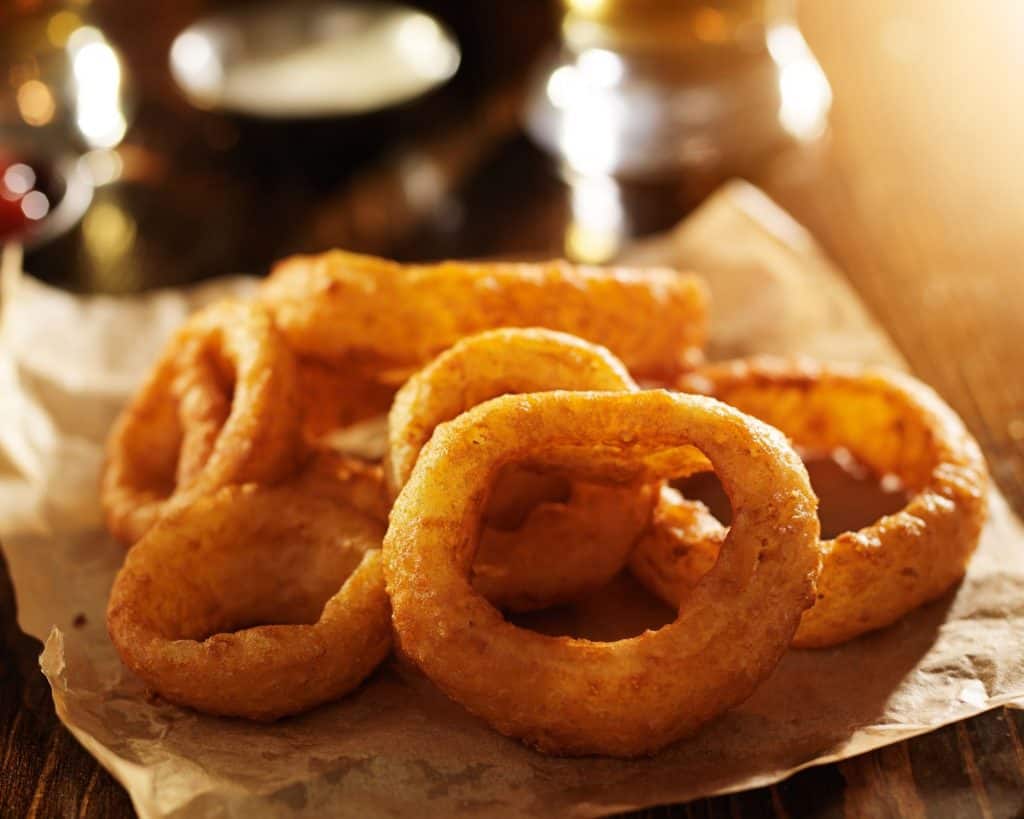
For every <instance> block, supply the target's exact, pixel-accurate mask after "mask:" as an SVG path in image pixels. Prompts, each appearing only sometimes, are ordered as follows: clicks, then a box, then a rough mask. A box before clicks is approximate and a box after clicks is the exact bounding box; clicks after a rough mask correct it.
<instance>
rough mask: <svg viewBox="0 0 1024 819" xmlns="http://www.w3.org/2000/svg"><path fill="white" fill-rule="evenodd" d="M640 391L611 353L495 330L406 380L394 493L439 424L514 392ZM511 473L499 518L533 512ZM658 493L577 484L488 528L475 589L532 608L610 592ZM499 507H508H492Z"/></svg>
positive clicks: (567, 340) (396, 434)
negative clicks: (512, 520)
mask: <svg viewBox="0 0 1024 819" xmlns="http://www.w3.org/2000/svg"><path fill="white" fill-rule="evenodd" d="M553 389H565V390H636V389H637V386H636V384H635V383H634V382H633V379H632V378H630V376H629V373H628V372H626V368H625V367H623V365H622V364H621V363H620V362H619V361H618V360H617V359H616V358H615V357H614V356H613V355H612V354H611V353H609V352H608V351H607V350H606V349H604V348H603V347H598V346H596V345H594V344H591V343H589V342H586V341H583V340H582V339H579V338H576V337H575V336H570V335H567V334H566V333H558V332H555V331H554V330H544V329H537V328H533V329H501V330H488V331H486V332H483V333H479V334H477V335H475V336H470V337H468V338H464V339H462V340H461V341H459V342H457V343H456V344H455V345H454V346H453V347H451V348H450V349H448V350H446V351H445V352H443V353H441V355H439V356H438V357H437V358H436V359H434V360H433V361H432V362H431V363H430V364H428V365H427V366H426V367H424V368H423V369H422V370H420V371H419V372H418V373H416V375H414V376H413V377H412V378H410V379H409V381H408V382H406V384H405V386H403V387H402V389H400V390H399V391H398V394H397V395H396V396H395V401H394V404H393V405H392V408H391V413H390V414H389V416H388V457H387V459H386V464H385V466H386V474H387V477H388V482H389V484H390V487H391V490H392V493H393V494H395V495H397V494H398V491H399V490H400V489H401V488H402V486H404V485H405V483H406V481H407V480H408V479H409V474H410V473H411V472H412V469H413V467H414V465H415V463H416V459H417V458H418V456H419V454H420V451H421V450H422V449H423V446H424V445H425V444H426V443H427V441H428V440H430V436H431V435H432V434H433V432H434V429H435V428H436V427H437V425H438V424H441V423H444V422H446V421H450V420H451V419H452V418H455V417H456V416H457V415H459V414H461V413H462V412H464V411H466V410H467V409H470V408H471V407H474V406H476V405H477V404H479V403H481V402H483V401H486V400H488V399H490V398H494V397H496V396H499V395H505V394H508V393H525V392H541V391H544V390H553ZM524 477H525V478H526V479H527V480H530V481H533V482H536V483H543V481H542V480H540V479H538V476H537V474H536V473H525V474H524V472H523V470H518V471H511V472H510V471H507V470H506V471H505V472H504V473H503V475H502V476H501V477H500V479H499V480H498V481H496V485H495V487H494V489H493V492H492V500H491V509H490V510H488V511H489V512H491V516H493V517H494V518H505V519H507V518H509V517H512V515H511V514H510V512H509V510H510V508H514V507H526V506H527V505H528V504H527V503H522V502H520V499H519V498H518V497H512V498H509V497H508V496H509V495H519V494H520V493H522V492H523V491H524V488H523V486H522V484H523V483H524V481H523V478H524ZM654 497H655V495H654V487H652V486H635V487H634V486H627V487H609V486H601V485H597V484H592V483H587V482H585V481H575V482H573V483H572V484H570V485H569V488H568V497H567V498H565V499H564V500H560V499H554V498H551V499H544V498H541V499H540V502H539V503H537V504H536V505H534V506H533V507H532V508H530V509H528V510H527V511H526V513H525V515H524V516H523V519H522V520H520V521H519V522H518V523H517V525H515V526H513V527H507V528H501V527H498V526H487V527H486V528H484V530H483V533H482V535H481V538H480V548H479V550H478V552H477V556H476V562H475V563H474V564H473V585H474V587H475V588H476V589H477V591H479V592H480V593H481V594H483V595H484V596H485V597H486V598H487V599H488V600H490V601H491V602H492V603H494V604H495V605H497V606H499V607H501V608H503V609H506V610H509V611H532V610H535V609H541V608H546V607H548V606H552V605H556V604H558V603H563V602H567V601H569V600H573V599H575V598H577V597H579V596H581V595H582V594H585V593H587V592H589V591H592V590H594V589H597V588H600V587H601V586H603V585H605V584H606V583H607V582H608V581H609V580H610V579H611V578H612V577H614V576H615V574H617V573H618V572H619V570H620V569H622V567H623V566H624V565H625V564H626V560H627V558H628V557H629V553H630V550H631V549H632V546H633V544H634V543H635V542H636V539H637V538H638V537H639V536H640V533H641V532H642V531H643V530H644V528H645V527H646V525H647V522H648V520H649V518H650V514H651V508H652V506H653V504H654ZM495 501H499V502H500V503H501V504H502V507H503V508H502V509H499V510H494V504H495Z"/></svg>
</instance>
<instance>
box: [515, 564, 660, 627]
mask: <svg viewBox="0 0 1024 819" xmlns="http://www.w3.org/2000/svg"><path fill="white" fill-rule="evenodd" d="M675 618H676V612H675V611H673V610H672V608H671V607H670V606H669V605H668V604H667V603H665V602H663V601H662V600H660V599H659V598H657V597H655V596H654V595H653V594H651V593H650V592H649V591H647V590H646V589H645V588H644V587H643V586H642V585H640V582H639V581H638V580H637V579H636V578H635V577H633V575H631V574H630V573H629V572H628V571H624V572H621V573H620V574H618V575H616V576H615V577H614V578H612V581H611V582H610V583H608V584H607V585H606V586H604V587H603V588H601V589H598V590H597V591H595V592H591V593H590V594H588V595H587V596H586V597H584V598H582V599H580V600H577V601H576V602H575V603H571V604H569V605H565V606H553V607H551V608H547V609H541V610H540V611H532V612H527V613H522V614H512V613H509V614H506V615H505V619H506V620H508V621H509V622H510V623H512V624H513V625H516V626H519V627H520V628H526V629H530V630H531V631H536V632H539V633H541V634H547V635H549V636H551V637H575V638H579V639H584V640H592V641H594V642H597V643H611V642H614V641H615V640H624V639H626V638H627V637H635V636H636V635H638V634H643V633H644V632H645V631H647V630H651V631H657V630H658V629H659V628H661V627H662V626H666V625H668V624H669V623H671V622H672V621H673V620H675Z"/></svg>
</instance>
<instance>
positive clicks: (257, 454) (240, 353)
mask: <svg viewBox="0 0 1024 819" xmlns="http://www.w3.org/2000/svg"><path fill="white" fill-rule="evenodd" d="M295 383H296V382H295V363H294V360H293V356H292V354H291V352H290V350H289V349H288V347H287V346H286V345H285V343H284V340H283V338H282V337H281V336H280V334H279V333H278V332H277V330H276V328H275V327H274V325H273V323H272V321H271V319H270V315H269V314H268V313H267V311H266V310H265V309H264V308H263V307H261V306H259V305H253V304H245V303H242V302H221V303H218V304H216V305H214V306H212V307H209V308H207V309H205V310H202V311H201V312H199V313H197V314H196V315H195V316H193V317H192V318H191V319H190V320H189V321H188V323H187V324H186V325H185V326H184V327H183V328H182V329H181V330H180V331H179V332H178V333H177V334H176V335H175V336H174V338H173V339H172V340H171V341H170V343H169V344H168V345H167V347H166V348H165V350H164V353H163V355H162V357H161V358H160V360H159V361H158V363H157V365H156V367H155V368H154V369H153V371H152V373H151V374H150V376H149V378H148V379H147V380H146V381H145V383H144V384H143V385H142V388H141V389H140V390H139V392H138V394H137V395H136V396H135V398H134V399H133V400H132V402H131V403H130V404H129V406H128V407H127V408H126V409H125V411H124V412H123V413H122V415H121V417H120V418H119V419H118V421H117V423H116V424H115V426H114V429H113V431H112V432H111V435H110V438H109V440H108V443H107V462H106V466H105V468H104V472H103V480H102V486H101V494H100V497H101V502H102V505H103V508H104V511H105V513H106V518H107V526H108V528H109V529H110V531H111V532H112V533H113V534H114V535H115V537H117V538H118V539H120V540H122V541H124V542H125V543H129V544H130V543H134V542H135V541H136V540H138V539H139V538H140V537H141V536H142V535H143V534H144V533H145V532H146V531H147V530H148V529H149V528H150V527H151V526H152V525H153V523H154V522H155V521H156V519H157V518H158V517H159V516H160V514H161V513H162V511H163V510H164V508H165V505H166V503H167V501H168V500H169V499H170V498H171V497H172V496H174V495H176V494H181V493H182V492H184V491H185V490H188V491H195V492H197V493H198V492H201V491H209V490H211V489H216V488H218V487H220V486H224V485H226V484H229V483H237V482H243V481H250V480H251V481H271V480H276V479H279V478H281V477H283V476H285V475H287V474H288V473H290V472H291V471H292V470H293V469H294V468H295V465H296V462H297V458H298V450H299V447H298V443H299V414H298V410H297V405H296V390H295Z"/></svg>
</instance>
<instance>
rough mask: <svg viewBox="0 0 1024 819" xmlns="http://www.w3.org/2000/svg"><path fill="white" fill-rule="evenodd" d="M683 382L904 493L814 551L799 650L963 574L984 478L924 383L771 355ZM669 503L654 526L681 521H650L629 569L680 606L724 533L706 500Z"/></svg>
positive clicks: (924, 597) (934, 592)
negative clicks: (816, 570) (891, 508)
mask: <svg viewBox="0 0 1024 819" xmlns="http://www.w3.org/2000/svg"><path fill="white" fill-rule="evenodd" d="M682 386H683V387H684V388H688V389H690V390H693V391H699V392H703V393H707V394H710V395H713V396H715V397H716V398H719V399H721V400H723V401H725V402H727V403H729V404H731V405H733V406H735V407H736V408H738V409H740V410H742V411H743V412H747V413H750V414H751V415H754V416H755V417H757V418H760V419H762V420H763V421H765V422H767V423H769V424H772V425H773V426H775V427H778V428H779V429H780V430H782V431H783V432H784V433H786V434H787V435H788V436H789V437H790V438H791V439H792V440H793V441H794V442H795V443H796V444H797V445H798V446H800V447H802V448H804V449H806V450H809V451H812V452H831V451H832V450H835V449H837V448H844V449H846V450H848V451H849V452H850V453H852V454H853V455H854V456H856V457H857V458H858V459H859V460H860V461H861V462H862V463H864V464H865V465H866V466H867V467H868V468H870V469H871V470H872V471H873V472H874V473H875V474H876V475H879V476H883V475H895V476H897V477H898V478H899V479H900V480H901V481H902V482H903V484H904V486H905V487H906V488H907V489H908V491H909V492H910V493H911V498H910V500H909V502H908V503H907V505H906V506H905V507H904V508H903V509H902V510H900V511H899V512H897V513H895V514H893V515H887V516H885V517H883V518H881V519H880V520H878V521H876V522H875V523H873V524H871V525H870V526H867V527H865V528H863V529H861V530H860V531H857V532H844V533H843V534H841V535H839V536H838V537H836V538H834V539H832V540H829V541H825V542H824V543H823V544H822V551H823V565H822V572H821V577H820V579H819V580H818V591H817V600H816V602H815V605H814V607H813V608H812V609H810V610H809V611H808V612H807V613H806V614H804V616H803V620H802V621H801V624H800V628H799V630H798V631H797V633H796V638H795V639H794V641H793V644H794V645H795V646H798V647H803V648H817V647H824V646H830V645H835V644H837V643H842V642H845V641H846V640H850V639H852V638H853V637H856V636H858V635H860V634H863V633H865V632H867V631H872V630H874V629H878V628H882V627H884V626H887V625H890V624H891V623H893V622H895V621H896V620H898V619H899V618H901V617H902V616H903V615H905V614H906V613H907V612H909V611H911V610H912V609H914V608H917V607H918V606H920V605H922V604H924V603H926V602H928V601H929V600H933V599H935V598H936V597H939V596H941V595H942V594H943V593H944V592H946V591H947V590H948V589H949V588H950V587H951V586H952V585H954V584H955V583H956V582H957V581H958V580H959V579H960V578H961V577H962V576H963V574H964V571H965V570H966V567H967V563H968V561H969V560H970V557H971V555H972V554H973V552H974V549H975V547H976V546H977V543H978V538H979V536H980V534H981V529H982V526H983V525H984V522H985V517H986V488H987V486H988V473H987V469H986V467H985V461H984V458H983V457H982V455H981V451H980V450H979V448H978V445H977V443H976V442H975V441H974V439H973V438H972V437H971V436H970V434H969V433H968V432H967V430H966V429H965V428H964V425H963V423H962V422H961V420H960V419H959V418H958V417H957V415H956V413H954V412H953V410H951V409H950V408H949V407H948V406H947V405H946V404H945V403H944V402H943V401H942V399H941V398H939V397H938V395H936V394H935V392H934V391H933V390H931V389H930V388H929V387H927V386H925V385H924V384H922V383H920V382H919V381H917V380H915V379H913V378H911V377H910V376H907V375H903V374H901V373H897V372H890V371H884V370H872V369H861V368H858V367H854V366H842V365H822V364H817V363H814V362H810V361H806V360H801V361H789V360H784V359H773V358H767V357H764V358H755V359H751V360H747V361H739V362H733V363H729V364H722V365H716V366H711V367H707V368H704V369H702V370H701V371H700V372H699V373H698V374H695V375H693V376H692V377H690V378H688V379H686V380H685V381H684V382H683V385H682ZM664 505H665V501H664V499H663V501H662V504H661V505H660V506H664ZM669 505H674V506H675V507H676V509H675V511H672V512H668V513H665V512H663V511H661V512H660V511H656V512H655V518H656V521H657V520H658V517H659V515H665V514H667V515H669V516H674V517H675V520H676V523H677V524H678V523H679V521H680V519H682V518H686V521H687V522H686V525H677V526H676V527H675V529H674V531H669V527H665V526H660V527H659V526H658V525H657V524H656V525H655V527H654V529H653V530H652V532H651V533H649V534H648V535H647V536H645V537H644V538H643V539H642V540H641V542H640V543H639V544H638V546H637V548H636V550H635V551H634V553H633V556H632V557H631V560H630V566H631V568H632V570H633V572H634V574H636V576H637V577H638V578H639V579H640V580H641V581H642V582H643V583H644V584H645V585H646V586H647V587H648V588H649V589H650V590H651V591H653V592H655V593H656V594H658V595H659V596H660V597H662V598H663V599H664V600H665V601H666V602H668V603H669V604H670V605H676V604H678V603H679V601H680V600H682V599H685V596H686V595H687V594H688V593H689V590H690V589H691V588H692V587H693V585H694V584H695V583H696V582H697V580H698V579H699V577H700V575H701V570H702V568H703V567H704V566H706V565H707V561H708V559H709V556H710V555H711V554H713V553H714V552H715V551H716V550H717V546H718V544H719V543H721V541H722V540H723V538H724V537H725V531H726V530H725V528H724V527H723V526H722V525H721V524H720V523H718V521H716V520H715V519H714V518H713V517H712V516H711V514H710V513H709V512H708V511H707V509H706V508H704V507H703V505H702V504H697V503H694V502H692V501H682V500H681V499H678V498H677V499H676V500H675V503H674V504H673V503H672V502H670V503H669ZM659 508H660V507H659ZM681 510H683V511H681ZM694 555H696V556H697V559H696V560H695V559H694Z"/></svg>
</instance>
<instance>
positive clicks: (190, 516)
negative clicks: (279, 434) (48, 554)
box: [107, 484, 391, 720]
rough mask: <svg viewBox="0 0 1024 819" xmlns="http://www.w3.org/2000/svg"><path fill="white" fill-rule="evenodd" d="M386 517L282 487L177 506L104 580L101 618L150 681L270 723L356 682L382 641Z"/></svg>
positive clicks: (170, 696)
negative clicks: (107, 586) (106, 598)
mask: <svg viewBox="0 0 1024 819" xmlns="http://www.w3.org/2000/svg"><path fill="white" fill-rule="evenodd" d="M383 535H384V526H383V524H382V523H381V522H380V521H376V520H373V519H372V518H369V517H367V516H365V515H363V514H361V513H360V512H358V511H356V510H354V509H352V508H351V507H349V506H346V505H344V504H339V503H335V502H333V501H331V500H327V499H325V498H323V497H318V496H315V495H311V494H307V493H305V492H301V491H296V490H295V488H293V487H290V486H287V485H284V486H278V487H272V488H267V487H260V486H257V485H255V484H248V485H241V486H239V485H234V486H227V487H224V488H222V489H220V490H218V491H217V492H215V493H213V494H210V495H204V496H202V497H199V498H197V499H196V500H194V501H193V502H192V503H190V504H189V505H183V506H176V507H175V508H173V509H170V510H168V512H167V513H166V514H165V515H164V516H163V517H162V518H161V519H160V520H159V521H158V522H157V523H156V525H155V526H153V528H152V529H150V530H149V532H148V533H147V534H146V535H145V536H144V537H143V538H142V539H141V540H140V541H139V542H138V543H137V544H136V545H135V548H133V549H132V550H131V551H130V552H129V553H128V556H127V559H126V560H125V564H124V566H123V567H122V569H121V571H120V572H119V573H118V575H117V579H116V580H115V581H114V587H113V589H112V591H111V593H110V602H109V604H108V608H107V628H108V630H109V632H110V636H111V639H112V640H113V642H114V645H115V646H116V648H117V651H118V653H119V654H120V655H121V658H122V660H123V661H124V663H125V665H127V666H128V667H129V668H130V669H131V670H132V671H134V672H135V673H136V674H137V675H138V676H139V677H140V678H141V679H142V680H143V681H144V682H145V683H146V684H147V685H148V686H149V687H150V688H151V689H152V690H154V691H156V692H157V693H159V694H160V695H161V696H163V697H164V698H165V699H167V700H169V701H170V702H173V703H176V704H178V705H187V706H190V707H192V708H194V709H196V710H198V711H203V712H204V713H208V714H218V715H224V716H239V717H247V718H249V719H255V720H273V719H277V718H279V717H283V716H287V715H289V714H297V713H300V712H302V711H306V710H308V709H310V708H312V707H314V706H316V705H319V704H320V703H323V702H328V701H330V700H333V699H336V698H338V697H340V696H341V695H343V694H345V693H347V692H348V691H350V690H352V689H353V688H355V687H356V686H357V685H358V684H359V683H360V682H361V681H362V680H363V679H365V678H366V677H367V676H368V675H369V674H370V672H372V671H373V669H374V668H376V667H377V665H378V664H379V663H380V662H381V661H382V660H383V659H384V657H385V656H386V655H387V653H388V651H389V649H390V646H391V623H390V617H389V613H390V609H389V606H388V600H387V595H386V592H385V589H384V580H383V575H382V572H381V557H380V556H381V553H380V549H379V546H380V542H381V538H382V537H383Z"/></svg>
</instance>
